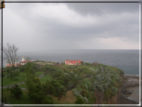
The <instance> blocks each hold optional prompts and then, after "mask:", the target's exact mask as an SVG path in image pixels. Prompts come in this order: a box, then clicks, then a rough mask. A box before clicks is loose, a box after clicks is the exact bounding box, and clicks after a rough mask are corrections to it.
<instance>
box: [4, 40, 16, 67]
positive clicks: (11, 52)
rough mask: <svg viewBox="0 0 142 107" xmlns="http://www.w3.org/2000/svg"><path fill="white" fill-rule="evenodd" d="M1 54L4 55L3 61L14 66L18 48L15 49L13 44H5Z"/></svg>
mask: <svg viewBox="0 0 142 107" xmlns="http://www.w3.org/2000/svg"><path fill="white" fill-rule="evenodd" d="M3 52H4V54H5V59H6V62H7V63H9V64H11V65H14V64H15V63H16V62H17V61H18V57H17V52H18V47H16V46H15V45H14V44H13V45H10V44H9V43H7V45H6V47H5V46H4V47H3Z"/></svg>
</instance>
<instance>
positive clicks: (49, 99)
mask: <svg viewBox="0 0 142 107" xmlns="http://www.w3.org/2000/svg"><path fill="white" fill-rule="evenodd" d="M42 104H54V101H53V99H52V98H51V97H50V96H47V97H46V98H45V99H43V100H42Z"/></svg>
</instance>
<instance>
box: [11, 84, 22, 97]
mask: <svg viewBox="0 0 142 107" xmlns="http://www.w3.org/2000/svg"><path fill="white" fill-rule="evenodd" d="M10 91H11V95H14V97H15V98H17V99H18V98H20V97H21V96H22V94H23V92H22V90H21V88H19V86H18V85H17V84H15V86H14V87H12V88H11V89H10Z"/></svg>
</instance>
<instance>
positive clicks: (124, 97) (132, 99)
mask: <svg viewBox="0 0 142 107" xmlns="http://www.w3.org/2000/svg"><path fill="white" fill-rule="evenodd" d="M139 79H140V82H141V83H142V77H140V78H139V76H134V75H124V85H123V86H122V88H121V97H120V103H121V104H137V103H139V100H138V98H139V91H138V92H135V91H136V90H138V89H139ZM130 88H131V90H130Z"/></svg>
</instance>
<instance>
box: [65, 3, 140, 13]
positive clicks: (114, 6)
mask: <svg viewBox="0 0 142 107" xmlns="http://www.w3.org/2000/svg"><path fill="white" fill-rule="evenodd" d="M67 6H68V7H69V8H70V9H73V10H74V11H76V12H78V13H80V14H82V15H87V14H97V15H102V14H108V13H118V14H119V13H121V12H137V11H138V9H139V4H138V3H78V4H76V3H67Z"/></svg>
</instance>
